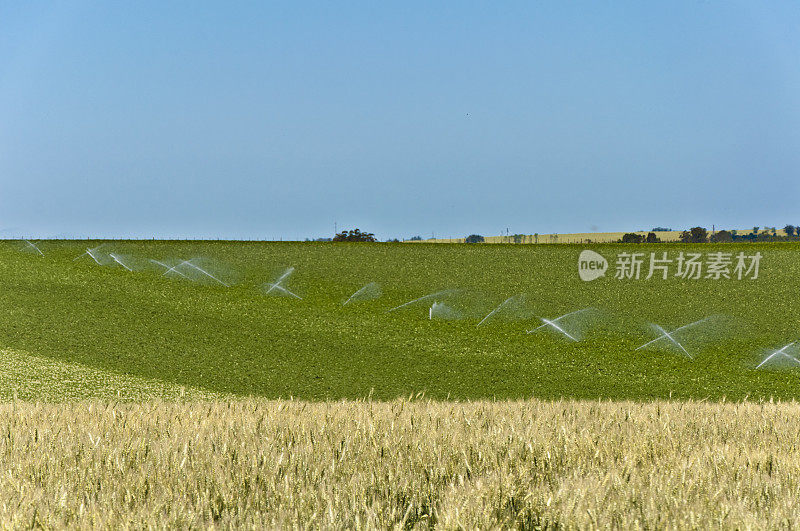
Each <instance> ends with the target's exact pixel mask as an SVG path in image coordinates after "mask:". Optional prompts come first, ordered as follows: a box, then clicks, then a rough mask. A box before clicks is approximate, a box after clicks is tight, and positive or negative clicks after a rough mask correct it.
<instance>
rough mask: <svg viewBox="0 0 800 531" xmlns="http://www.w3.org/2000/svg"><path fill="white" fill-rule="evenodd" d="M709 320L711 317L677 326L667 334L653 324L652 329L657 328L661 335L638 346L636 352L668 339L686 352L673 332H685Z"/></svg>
mask: <svg viewBox="0 0 800 531" xmlns="http://www.w3.org/2000/svg"><path fill="white" fill-rule="evenodd" d="M710 318H711V317H704V318H703V319H700V320H699V321H695V322H693V323H689V324H685V325H683V326H679V327H678V328H676V329H674V330H671V331H669V332H667V331H665V330H664V329H663V328H661V327H660V326H658V325H656V324H654V325H653V326H654V327H656V328H657V329H658V330H659V331H660V332H661V335H660V336H658V337H657V338H655V339H652V340H650V341H648V342H647V343H645V344H644V345H640V346H638V347H636V350H640V349H643V348H644V347H646V346H648V345H652V344H653V343H655V342H656V341H661V340H662V339H669V340H670V341H671V342H672V343H674V344H675V345H677V346H678V347H680V348H681V350H683V351H684V352H686V349H685V348H683V345H681V344H680V343H678V342H677V341H676V340H675V337H674V335H675V332H680V331H681V330H685V329H687V328H691V327H693V326H697V325H699V324H701V323H704V322H706V321H708V320H709V319H710ZM686 355H687V356H689V357H690V358H691V357H692V356H691V355H690V354H689V353H688V352H686Z"/></svg>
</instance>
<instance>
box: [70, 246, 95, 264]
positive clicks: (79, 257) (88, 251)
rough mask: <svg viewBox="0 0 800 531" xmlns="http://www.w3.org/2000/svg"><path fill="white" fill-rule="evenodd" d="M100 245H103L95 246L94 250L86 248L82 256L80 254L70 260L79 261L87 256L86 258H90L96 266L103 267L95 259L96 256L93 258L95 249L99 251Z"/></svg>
mask: <svg viewBox="0 0 800 531" xmlns="http://www.w3.org/2000/svg"><path fill="white" fill-rule="evenodd" d="M101 245H103V244H100V245H98V246H97V247H95V248H94V249H88V248H87V249H86V251H84V252H83V253H82V254H80V255H78V256H76V257H75V258H73V259H72V261H73V262H74V261H75V260H79V259H81V258H83V257H84V256H87V255H88V256H89V258H91V259H92V260H94V262H95V263H96V264H97V265H103V264H101V263H100V260H98V259H97V256H95V254H94V253H95V252H97V249H99V248H100V246H101Z"/></svg>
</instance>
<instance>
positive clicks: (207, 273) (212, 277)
mask: <svg viewBox="0 0 800 531" xmlns="http://www.w3.org/2000/svg"><path fill="white" fill-rule="evenodd" d="M183 263H184V264H186V265H188V266H189V267H191V268H194V269H196V270H197V271H199V272H200V273H202V274H204V275H205V276H207V277H208V278H210V279H212V280H215V281H216V282H218V283H220V284H221V285H223V286H225V287H226V288H229V287H230V286H229V285H228V284H226V283H224V282H223V281H221V280H220V279H218V278H217V277H215V276H214V275H212V274H211V273H209V272H208V271H206V270H205V269H203V268H202V267H198V266H196V265H194V264H193V263H192V261H191V260H186V261H185V262H183ZM178 265H180V264H178Z"/></svg>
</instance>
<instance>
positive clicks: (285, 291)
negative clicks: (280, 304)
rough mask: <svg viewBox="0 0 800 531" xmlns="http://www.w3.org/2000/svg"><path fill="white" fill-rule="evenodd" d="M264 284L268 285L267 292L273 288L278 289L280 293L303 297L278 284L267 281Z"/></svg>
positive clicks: (297, 297)
mask: <svg viewBox="0 0 800 531" xmlns="http://www.w3.org/2000/svg"><path fill="white" fill-rule="evenodd" d="M266 285H267V286H269V287H270V288H269V289H268V290H267V293H269V292H271V291H272V290H273V289H276V290H278V291H280V292H281V293H285V294H286V295H290V296H292V297H294V298H296V299H300V300H302V299H303V297H301V296H300V295H297V294H296V293H293V292H291V291H289V290H288V289H286V288H284V287H283V286H279V285H278V284H274V283H272V282H267V283H266Z"/></svg>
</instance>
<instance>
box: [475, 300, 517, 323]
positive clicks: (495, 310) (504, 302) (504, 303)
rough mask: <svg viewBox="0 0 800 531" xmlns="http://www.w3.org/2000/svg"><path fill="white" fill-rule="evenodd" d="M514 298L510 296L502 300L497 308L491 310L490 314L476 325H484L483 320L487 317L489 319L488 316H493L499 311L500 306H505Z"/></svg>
mask: <svg viewBox="0 0 800 531" xmlns="http://www.w3.org/2000/svg"><path fill="white" fill-rule="evenodd" d="M513 298H514V297H509V298H507V299H506V300H504V301H503V302H501V303H500V304H499V305H498V306H497V308H495V309H494V310H492V311H491V312H489V314H488V315H487V316H486V317H484V318H483V319H481V322H480V323H478V324H476V325H475V326H476V327H478V326H480V325H482V324H483V322H484V321H485V320H486V319H488V318H489V317H491V316H492V315H494V314H496V313H497V312H498V311H499V310H500V308H502V307H503V306H505V305H506V303H507V302H508V301H510V300H511V299H513Z"/></svg>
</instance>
